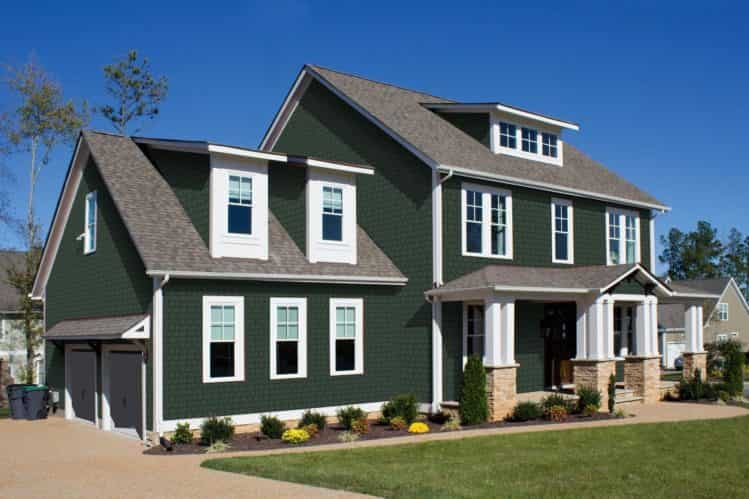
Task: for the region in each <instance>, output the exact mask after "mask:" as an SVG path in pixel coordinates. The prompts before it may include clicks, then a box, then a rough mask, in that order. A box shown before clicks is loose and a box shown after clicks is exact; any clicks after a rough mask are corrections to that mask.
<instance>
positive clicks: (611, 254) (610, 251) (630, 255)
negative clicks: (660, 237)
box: [606, 208, 640, 265]
mask: <svg viewBox="0 0 749 499" xmlns="http://www.w3.org/2000/svg"><path fill="white" fill-rule="evenodd" d="M606 262H607V264H608V265H619V264H624V263H627V264H629V263H639V262H640V217H639V215H638V214H637V213H636V212H633V211H626V210H618V209H613V208H608V209H607V210H606Z"/></svg>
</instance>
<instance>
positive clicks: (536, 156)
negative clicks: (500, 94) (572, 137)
mask: <svg viewBox="0 0 749 499" xmlns="http://www.w3.org/2000/svg"><path fill="white" fill-rule="evenodd" d="M500 122H501V123H507V124H509V125H514V126H515V145H516V147H514V148H513V147H504V146H502V145H501V144H502V142H501V140H500V125H499V124H500ZM489 126H490V130H489V132H490V133H489V142H490V146H491V150H492V152H493V153H495V154H506V155H508V156H515V157H518V158H523V159H530V160H533V161H540V162H542V163H548V164H550V165H556V166H562V165H563V158H564V141H563V140H562V131H561V129H555V128H550V127H549V126H543V125H541V124H539V123H538V122H536V121H532V120H527V119H520V118H518V117H512V118H510V117H508V116H507V115H505V114H502V113H499V112H492V113H491V115H490V117H489ZM523 128H530V129H533V130H535V131H536V132H537V134H538V135H537V139H536V143H537V145H538V148H537V152H535V153H532V152H526V151H523V132H522V129H523ZM544 133H549V134H552V135H556V137H557V156H556V157H553V156H544V154H543V134H544Z"/></svg>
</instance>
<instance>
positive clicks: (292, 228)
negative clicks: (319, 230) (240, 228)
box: [268, 162, 307, 252]
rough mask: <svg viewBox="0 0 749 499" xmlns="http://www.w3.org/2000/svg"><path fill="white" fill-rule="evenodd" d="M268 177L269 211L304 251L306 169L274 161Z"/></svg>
mask: <svg viewBox="0 0 749 499" xmlns="http://www.w3.org/2000/svg"><path fill="white" fill-rule="evenodd" d="M268 177H269V178H268V190H269V196H270V211H271V212H272V213H273V214H274V215H275V216H276V218H278V221H279V222H280V223H281V225H282V226H283V227H284V228H285V229H286V231H287V232H288V233H289V236H291V239H293V240H294V242H295V243H296V245H297V246H298V247H299V249H300V250H302V252H306V251H307V249H306V230H307V227H306V213H307V206H306V201H305V186H306V181H307V172H306V170H305V169H304V168H299V167H297V166H288V165H284V164H279V163H275V162H274V163H271V166H270V168H269V170H268Z"/></svg>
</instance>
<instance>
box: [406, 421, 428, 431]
mask: <svg viewBox="0 0 749 499" xmlns="http://www.w3.org/2000/svg"><path fill="white" fill-rule="evenodd" d="M408 433H429V427H428V426H427V425H426V424H425V423H421V422H417V423H411V426H409V427H408Z"/></svg>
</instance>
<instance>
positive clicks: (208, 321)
mask: <svg viewBox="0 0 749 499" xmlns="http://www.w3.org/2000/svg"><path fill="white" fill-rule="evenodd" d="M221 381H244V298H243V297H241V296H240V297H234V296H204V297H203V382H204V383H213V382H221Z"/></svg>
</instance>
